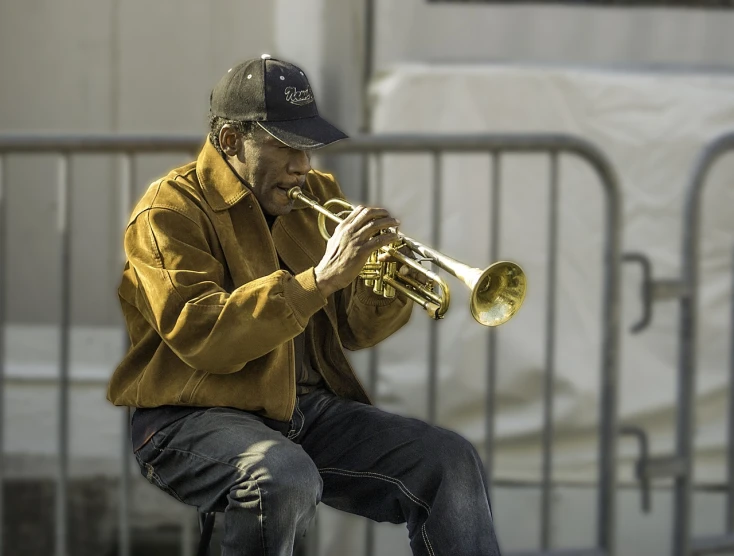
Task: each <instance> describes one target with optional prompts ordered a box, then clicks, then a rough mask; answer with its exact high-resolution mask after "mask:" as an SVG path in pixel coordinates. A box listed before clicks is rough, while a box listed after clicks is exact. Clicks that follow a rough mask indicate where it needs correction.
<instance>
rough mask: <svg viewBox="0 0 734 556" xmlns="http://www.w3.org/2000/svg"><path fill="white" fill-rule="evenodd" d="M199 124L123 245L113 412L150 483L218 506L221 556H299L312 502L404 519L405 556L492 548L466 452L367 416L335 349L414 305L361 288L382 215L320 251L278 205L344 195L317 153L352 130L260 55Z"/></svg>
mask: <svg viewBox="0 0 734 556" xmlns="http://www.w3.org/2000/svg"><path fill="white" fill-rule="evenodd" d="M210 112H211V133H210V134H209V137H208V139H207V141H206V143H205V145H204V147H203V149H202V151H201V153H200V154H199V157H198V159H197V160H196V161H195V162H192V163H190V164H188V165H186V166H183V167H181V168H178V169H176V170H173V171H172V172H171V173H170V174H168V175H167V176H166V177H164V178H162V179H160V180H158V181H156V182H155V183H153V184H152V185H151V186H150V188H149V189H148V191H147V192H146V193H145V194H144V195H143V197H142V199H141V200H140V202H139V203H138V205H137V206H136V208H135V209H134V211H133V213H132V216H131V218H130V222H129V224H128V227H127V229H126V232H125V240H124V244H125V251H126V254H127V264H126V265H125V270H124V274H123V278H122V283H121V285H120V288H119V299H120V303H121V305H122V310H123V314H124V317H125V320H126V323H127V327H128V332H129V335H130V343H131V345H130V350H129V352H128V353H127V355H126V356H125V357H124V359H123V360H122V362H121V363H120V365H119V367H118V368H117V369H116V371H115V373H114V375H113V376H112V379H111V382H110V385H109V390H108V399H109V400H110V401H111V402H113V403H114V404H116V405H122V406H130V407H133V408H136V410H135V413H134V415H133V420H132V442H133V449H134V452H135V456H136V458H137V460H138V462H139V464H140V467H141V472H142V473H143V474H144V475H145V476H146V478H147V479H148V480H149V481H150V482H152V483H153V484H155V485H156V486H158V487H159V488H161V489H163V490H164V491H166V492H167V493H169V494H170V495H172V496H174V497H176V498H177V499H178V500H180V501H182V502H184V503H186V504H190V505H192V506H197V507H198V508H199V509H200V511H205V512H211V511H217V512H225V513H224V529H223V538H222V554H223V555H225V556H235V555H242V556H245V555H246V556H253V555H260V556H266V555H267V556H288V555H291V554H292V552H293V547H294V543H295V542H296V541H297V539H298V538H299V537H301V536H302V535H303V534H304V532H305V531H306V529H307V526H308V524H309V521H310V520H311V518H312V517H313V515H314V513H315V509H316V506H317V504H318V503H319V502H324V503H325V504H327V505H329V506H332V507H335V508H338V509H340V510H344V511H347V512H350V513H354V514H359V515H362V516H365V517H367V518H370V519H373V520H375V521H389V522H392V523H407V527H408V534H409V536H410V544H411V548H412V550H413V554H415V555H421V556H423V555H426V556H443V555H447V556H459V555H461V556H490V555H497V554H499V553H500V551H499V547H498V544H497V540H496V537H495V532H494V527H493V522H492V514H491V509H490V503H489V498H488V493H487V484H486V479H485V477H484V473H483V466H482V462H481V461H480V458H479V456H478V455H477V453H476V451H475V450H474V448H473V447H472V446H471V444H470V443H469V442H467V441H466V440H465V439H463V438H462V437H460V436H459V435H457V434H455V433H453V432H450V431H447V430H444V429H441V428H439V427H435V426H432V425H429V424H426V423H423V422H421V421H419V420H416V419H409V418H405V417H401V416H397V415H393V414H390V413H386V412H384V411H381V410H380V409H377V408H376V407H374V406H373V405H371V404H370V400H369V398H368V396H367V394H366V392H365V390H364V388H363V387H362V386H361V384H360V382H359V380H358V379H357V377H356V375H355V374H354V372H353V371H352V369H351V367H350V365H349V363H348V361H347V359H346V357H345V355H344V352H343V349H344V348H346V349H350V350H356V349H360V348H366V347H370V346H373V345H375V344H377V343H378V342H380V341H382V340H384V339H385V338H386V337H388V336H389V335H390V334H392V333H393V332H395V331H396V330H398V329H399V328H400V327H401V326H403V325H404V324H405V323H406V322H407V321H408V319H409V317H410V313H411V310H412V306H413V303H412V302H411V301H410V300H408V299H407V298H406V297H404V296H403V295H401V294H400V293H398V295H397V296H396V297H394V298H392V299H386V298H384V297H380V296H378V295H376V294H374V293H373V292H372V290H371V289H370V288H368V287H366V286H365V285H364V284H363V283H362V280H361V279H360V278H359V277H358V276H359V274H360V272H361V270H362V268H363V266H364V265H365V263H366V261H367V259H368V257H369V256H370V254H371V253H372V252H374V251H375V250H376V249H378V248H380V247H382V246H384V245H387V244H388V243H390V242H393V241H395V240H396V239H397V237H396V233H395V228H396V227H397V225H398V221H397V220H396V219H395V218H393V217H392V216H391V215H390V214H389V213H388V212H387V211H386V210H385V209H382V208H368V207H363V206H358V207H356V208H355V209H354V210H353V211H352V212H351V213H350V214H349V215H348V216H346V217H345V218H344V221H343V222H341V223H340V224H339V225H338V226H337V227H336V229H335V231H334V233H333V235H332V237H331V239H329V240H328V241H326V240H324V239H323V238H322V237H321V235H320V234H319V231H318V226H317V214H316V212H315V211H313V210H311V209H309V208H308V207H306V205H305V204H302V203H299V202H298V201H295V200H294V199H292V198H291V196H289V195H288V191H289V190H291V189H292V188H293V187H294V186H298V187H300V188H301V189H302V190H303V191H304V192H305V193H306V194H307V195H308V196H309V197H311V198H313V199H316V200H319V201H320V202H323V201H325V200H328V199H332V198H334V197H342V192H341V191H340V189H339V187H338V185H337V184H336V182H335V181H334V179H333V178H332V176H330V175H328V174H324V173H321V172H318V171H316V170H313V169H312V168H311V166H310V152H311V151H312V150H313V149H316V148H319V147H322V146H324V145H327V144H329V143H332V142H333V141H336V140H339V139H342V138H344V137H345V135H344V134H343V133H342V132H340V131H339V130H337V129H336V128H335V127H333V126H331V125H330V124H329V123H327V122H326V121H325V120H323V119H322V118H321V117H320V116H319V115H318V112H317V109H316V104H315V101H314V98H313V94H312V92H311V89H310V86H309V83H308V81H307V79H306V76H305V75H304V73H303V72H302V71H301V70H300V69H299V68H297V67H296V66H294V65H292V64H290V63H287V62H282V61H279V60H275V59H272V58H270V57H269V56H267V55H264V56H263V57H262V58H259V59H254V60H248V61H246V62H244V63H242V64H240V65H238V66H236V67H234V68H232V69H231V70H229V72H227V74H225V76H224V77H223V78H222V79H221V81H220V82H219V83H218V84H217V85H216V87H215V88H214V90H213V91H212V94H211V99H210Z"/></svg>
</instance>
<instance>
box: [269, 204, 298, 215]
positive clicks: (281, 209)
mask: <svg viewBox="0 0 734 556" xmlns="http://www.w3.org/2000/svg"><path fill="white" fill-rule="evenodd" d="M292 210H293V201H291V202H289V203H288V204H287V205H280V204H278V203H271V204H270V206H267V207H263V212H265V213H266V214H269V215H271V216H284V215H286V214H288V213H289V212H290V211H292Z"/></svg>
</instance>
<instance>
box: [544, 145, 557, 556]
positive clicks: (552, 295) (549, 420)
mask: <svg viewBox="0 0 734 556" xmlns="http://www.w3.org/2000/svg"><path fill="white" fill-rule="evenodd" d="M549 201H550V202H549V206H550V214H549V222H548V293H547V298H546V302H547V305H546V320H545V391H544V398H545V399H544V411H543V475H542V477H543V479H542V485H543V488H542V493H541V508H540V509H541V514H540V520H541V521H540V523H541V527H540V547H541V548H542V549H543V550H548V549H549V548H550V545H551V530H550V518H551V494H552V492H551V487H552V485H551V475H552V473H553V409H554V408H553V402H554V397H553V384H554V382H555V349H556V327H555V320H556V281H557V274H558V273H557V269H558V264H557V262H558V261H557V259H558V153H557V152H552V153H551V155H550V200H549Z"/></svg>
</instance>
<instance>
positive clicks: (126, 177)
mask: <svg viewBox="0 0 734 556" xmlns="http://www.w3.org/2000/svg"><path fill="white" fill-rule="evenodd" d="M120 162H121V180H120V213H121V222H120V223H121V226H120V230H121V232H122V233H123V234H124V232H125V228H126V227H127V221H128V219H129V218H130V211H131V210H132V195H133V182H134V180H135V174H136V172H135V157H134V156H133V155H132V153H124V154H123V155H122V159H121V161H120ZM120 253H121V259H122V261H121V262H122V264H124V263H125V259H126V257H125V251H124V249H120ZM122 335H123V339H122V346H123V354H124V352H127V350H128V348H129V347H130V337H129V336H128V333H127V329H126V328H125V327H124V326H123V330H122ZM121 413H122V423H121V425H122V431H121V433H122V443H121V446H120V447H121V449H122V458H121V460H122V462H121V468H120V515H119V530H118V546H119V554H120V556H130V472H131V465H130V457H131V455H130V450H131V444H130V410H129V409H128V410H125V411H122V412H121Z"/></svg>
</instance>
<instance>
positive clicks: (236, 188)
mask: <svg viewBox="0 0 734 556" xmlns="http://www.w3.org/2000/svg"><path fill="white" fill-rule="evenodd" d="M196 175H197V177H198V178H199V184H201V190H202V191H203V192H204V197H205V198H206V202H207V203H209V206H210V207H212V208H213V209H214V210H215V211H216V212H220V211H223V210H228V209H230V208H232V207H233V206H234V205H236V204H237V203H239V202H240V201H241V200H242V199H244V198H245V197H247V196H248V195H252V190H251V189H250V188H249V186H247V185H246V184H245V183H244V182H243V181H242V180H241V179H240V178H239V177H238V176H237V175H236V174H235V173H234V171H233V170H232V168H231V167H230V165H229V164H227V162H226V161H225V160H224V158H222V155H220V154H219V151H217V148H216V147H215V146H214V145H213V144H212V142H211V140H210V139H209V138H208V137H207V140H206V143H205V144H204V148H203V149H201V152H200V153H199V158H198V159H197V160H196ZM304 189H306V188H305V187H304ZM252 198H253V199H255V196H254V195H252ZM304 208H308V205H307V204H305V203H302V202H300V201H296V202H295V203H294V205H293V209H294V210H300V209H304Z"/></svg>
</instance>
